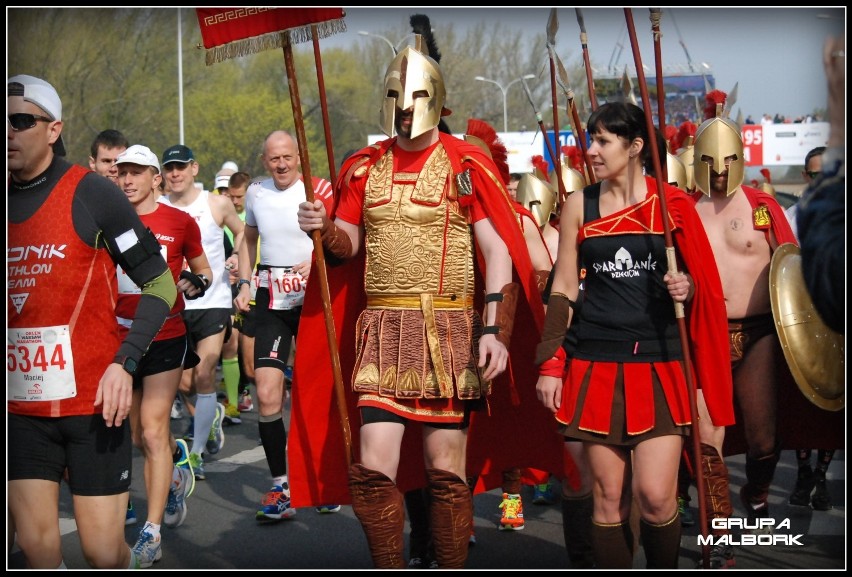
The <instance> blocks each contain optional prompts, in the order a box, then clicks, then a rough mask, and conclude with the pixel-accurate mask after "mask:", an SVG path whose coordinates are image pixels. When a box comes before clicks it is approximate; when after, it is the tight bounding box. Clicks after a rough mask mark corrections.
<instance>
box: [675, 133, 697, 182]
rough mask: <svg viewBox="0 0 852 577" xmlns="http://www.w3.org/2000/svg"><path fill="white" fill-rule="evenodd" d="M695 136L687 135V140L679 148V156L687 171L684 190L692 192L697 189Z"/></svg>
mask: <svg viewBox="0 0 852 577" xmlns="http://www.w3.org/2000/svg"><path fill="white" fill-rule="evenodd" d="M694 143H695V137H693V136H687V137H686V142H684V145H683V147H682V148H679V149H678V150H677V157H678V159H680V161H681V163H682V164H683V168H684V170H685V171H686V188H684V190H685V191H686V192H688V193H690V194H692V193H693V192H694V191H695V167H694V164H693V162H694V160H693V159H694V157H695V144H694Z"/></svg>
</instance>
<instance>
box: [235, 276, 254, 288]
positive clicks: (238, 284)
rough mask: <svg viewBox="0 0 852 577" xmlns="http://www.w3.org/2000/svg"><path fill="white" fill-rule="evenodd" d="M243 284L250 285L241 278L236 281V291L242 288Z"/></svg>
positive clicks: (248, 281) (249, 282)
mask: <svg viewBox="0 0 852 577" xmlns="http://www.w3.org/2000/svg"><path fill="white" fill-rule="evenodd" d="M244 284H247V285H251V281H250V280H247V279H244V278H241V279H240V280H238V281H237V290H240V289H241V288H243V285H244Z"/></svg>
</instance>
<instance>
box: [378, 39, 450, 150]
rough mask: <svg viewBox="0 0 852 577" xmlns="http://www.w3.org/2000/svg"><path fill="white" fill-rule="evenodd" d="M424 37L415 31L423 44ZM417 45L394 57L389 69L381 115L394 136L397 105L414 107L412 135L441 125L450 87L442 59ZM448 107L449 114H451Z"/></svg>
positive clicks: (388, 131) (415, 135) (389, 132)
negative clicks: (447, 88)
mask: <svg viewBox="0 0 852 577" xmlns="http://www.w3.org/2000/svg"><path fill="white" fill-rule="evenodd" d="M421 44H422V37H421V36H420V35H419V34H417V35H415V46H416V47H417V48H420V47H421ZM417 48H415V47H414V46H406V47H405V49H403V50H402V52H400V53H399V54H397V55H396V57H395V58H394V59H393V60H392V61H391V63H390V65H389V66H388V69H387V72H385V87H384V95H385V96H384V100H383V102H382V109H381V112H380V117H379V124H380V125H381V128H382V132H384V133H385V134H387V135H388V136H391V137H392V136H394V135H395V134H396V130H395V125H394V122H395V119H396V109H397V108H399V109H401V110H408V109H409V108H413V110H414V115H413V117H412V120H411V138H416V137H418V136H420V135H421V134H423V133H425V132H428V131H429V130H431V129H433V128H435V127H436V126H438V123H439V122H440V121H441V114H442V111H443V110H444V101H445V100H446V98H447V91H446V89H445V87H444V79H443V77H442V75H441V69H440V68H439V67H438V63H437V62H435V61H434V60H433V59H432V58H430V57H429V56H428V55H427V54H425V53H424V52H422V51H421V50H418V49H417ZM448 113H449V111H447V112H446V113H445V114H448Z"/></svg>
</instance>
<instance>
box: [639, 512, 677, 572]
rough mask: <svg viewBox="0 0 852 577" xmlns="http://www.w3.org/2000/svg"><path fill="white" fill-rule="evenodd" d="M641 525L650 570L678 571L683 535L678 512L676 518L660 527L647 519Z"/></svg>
mask: <svg viewBox="0 0 852 577" xmlns="http://www.w3.org/2000/svg"><path fill="white" fill-rule="evenodd" d="M639 525H640V532H641V536H642V548H643V549H645V559H646V560H647V567H648V569H677V558H678V555H679V553H680V533H681V527H680V516H679V515H678V512H677V510H675V515H674V517H672V518H671V519H670V520H669V521H666V522H665V523H662V524H660V525H655V524H653V523H648V522H647V521H646V520H645V519H642V521H641V522H640V523H639Z"/></svg>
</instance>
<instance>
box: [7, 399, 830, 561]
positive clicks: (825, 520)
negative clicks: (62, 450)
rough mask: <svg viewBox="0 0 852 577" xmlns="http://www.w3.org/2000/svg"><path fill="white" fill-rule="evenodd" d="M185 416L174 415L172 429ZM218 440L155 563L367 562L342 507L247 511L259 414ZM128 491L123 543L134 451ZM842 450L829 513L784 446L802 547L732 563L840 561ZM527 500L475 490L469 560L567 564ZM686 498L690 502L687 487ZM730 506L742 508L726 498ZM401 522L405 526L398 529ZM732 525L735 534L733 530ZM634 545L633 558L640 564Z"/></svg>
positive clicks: (553, 533)
mask: <svg viewBox="0 0 852 577" xmlns="http://www.w3.org/2000/svg"><path fill="white" fill-rule="evenodd" d="M185 428H186V424H185V422H180V421H172V429H173V430H174V431H175V432H176V433H180V432H182V431H183V430H185ZM225 433H226V442H225V447H224V448H223V449H222V451H221V452H220V453H219V454H218V455H216V456H215V457H209V458H208V460H207V462H206V463H205V471H206V473H207V480H206V481H199V482H197V483H196V488H195V492H194V493H193V495H192V496H191V497H190V498H189V499H188V501H187V504H188V507H189V514H188V516H187V519H186V521H185V523H184V524H183V525H182V526H181V527H178V528H176V529H169V528H166V527H164V528H163V530H162V538H163V558H162V560H161V561H159V562H157V563H155V564H154V568H155V569H369V568H371V567H372V564H371V562H370V557H369V553H368V550H367V543H366V540H365V538H364V534H363V532H362V531H361V527H360V524H359V523H358V520H357V519H356V518H355V516H354V514H353V513H352V509H351V507H349V506H344V507H343V508H342V510H341V511H340V512H339V513H336V514H326V515H321V514H318V513H317V512H316V511H314V510H313V509H300V510H299V511H298V514H297V515H296V516H295V517H294V518H293V519H291V520H288V521H282V522H279V523H275V524H268V525H265V524H260V523H258V522H257V521H256V520H255V511H256V510H257V508H258V506H259V504H260V500H261V497H262V496H263V493H264V492H265V491H266V490H267V489H268V487H269V484H270V482H269V471H268V468H267V465H266V459H265V457H264V455H263V449H262V448H261V447H259V446H258V444H257V440H258V433H257V413H256V412H251V413H243V423H242V424H240V425H235V426H231V427H227V428H226V429H225ZM727 462H728V466H729V469H730V475H731V492H732V494H733V495H734V496H735V497H736V495H738V492H739V488H740V486H741V484H742V482H743V480H744V459H743V457H742V456H741V455H740V456H736V457H731V458H729V459H728V460H727ZM133 470H134V474H133V485H132V488H131V496H132V499H133V502H134V504H135V507H136V510H137V514H138V515H139V519H140V520H139V522H138V523H137V524H136V525H134V526H129V527H127V528H126V531H125V537H126V540H127V542H128V543H130V544H133V543H134V542H135V541H136V537H137V536H138V532H139V530H140V529H141V527H142V525H143V523H144V518H145V517H144V516H145V512H146V499H145V496H144V490H143V483H142V459H141V456H140V455H139V453H138V452H136V456H135V458H134V462H133ZM845 470H846V463H845V454H844V452H838V453H837V454H836V456H835V459H834V462H833V463H832V464H831V467H830V469H829V472H828V480H829V483H828V485H829V492H830V493H831V496H832V499H833V502H834V509H832V510H831V511H827V512H818V511H812V510H811V509H810V508H801V507H791V506H789V505H788V504H787V498H788V497H789V493H790V491H791V490H792V487H793V485H794V484H795V476H796V464H795V456H794V454H793V453H792V452H791V451H787V452H785V453H784V454H783V457H782V461H781V463H779V466H778V470H777V474H776V477H775V484H774V486H773V488H772V492H771V495H770V500H769V502H770V506H771V512H772V514H773V515H774V517H775V518H776V519H778V521H779V522H781V519H789V520H790V529H789V530H786V529H785V530H781V531H776V534H780V533H790V534H801V535H802V537H801V538H799V541H800V542H801V543H802V546H780V545H776V546H741V547H737V548H736V560H737V566H736V568H737V569H776V570H778V569H843V568H845V567H846V529H845V527H846V523H845V516H846V506H845V505H846V502H845V494H846V483H845ZM523 496H524V498H525V502H526V503H528V504H527V506H526V507H525V510H524V513H525V518H526V526H525V528H524V530H523V531H498V530H497V523H498V522H499V519H500V509H499V503H500V494H499V492H498V491H492V492H489V493H483V494H479V495H477V496H476V497H475V498H474V506H475V520H474V522H475V529H476V537H477V544H476V546H474V547H472V548H471V549H470V553H469V556H468V561H467V568H469V569H564V568H567V567H568V557H567V555H566V553H565V547H564V541H563V536H562V517H561V507H560V504H559V503H556V504H554V505H548V506H539V505H532V504H530V503H531V500H532V489H531V488H525V492H524V494H523ZM693 503H697V498H696V497H695V493H694V489H693ZM734 508H735V513H734V514H735V515H737V516H741V515H742V514H743V510H742V507H741V505H740V504H739V502H738V499H736V498H735V499H734ZM60 517H61V520H60V527H61V530H62V533H63V538H62V548H63V555H64V558H65V563H66V565H67V566H68V568H69V569H85V568H87V565H86V562H85V560H84V559H83V556H82V553H81V551H80V545H79V539H78V536H77V533H76V525H75V524H74V520H73V514H72V509H71V498H70V494H69V493H68V491H67V489H66V488H65V487H64V486H63V489H62V491H61V498H60ZM407 532H408V529H407V527H406V537H407ZM735 533H738V532H737V531H735ZM699 560H700V547H699V546H698V544H697V530H696V527H692V528H687V529H684V532H683V537H682V539H681V555H680V568H682V569H691V568H694V567H695V566H696V564H697V563H698V561H699ZM644 562H645V560H644V555H643V553H642V552H641V550H640V551H639V552H638V553H637V555H636V559H635V564H634V566H635V567H637V568H640V567H644ZM23 567H24V560H23V555H22V554H21V553H20V552H19V551H16V550H13V552H12V553H11V554H10V555H9V556H7V568H11V569H17V568H23Z"/></svg>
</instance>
